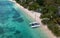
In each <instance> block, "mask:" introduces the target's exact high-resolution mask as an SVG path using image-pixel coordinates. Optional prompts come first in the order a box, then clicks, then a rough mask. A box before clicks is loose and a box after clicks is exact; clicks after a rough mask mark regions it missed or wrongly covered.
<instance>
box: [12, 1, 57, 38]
mask: <svg viewBox="0 0 60 38" xmlns="http://www.w3.org/2000/svg"><path fill="white" fill-rule="evenodd" d="M12 2H15V1H12ZM15 3H16V2H15ZM16 5H17V6H18V7H19V8H20V9H21V10H23V11H24V12H25V13H26V14H28V15H29V16H31V17H32V18H33V19H35V16H36V21H37V22H39V23H40V25H41V27H40V28H42V29H43V30H44V31H45V32H46V33H47V34H48V36H49V37H50V38H56V36H54V35H53V33H52V32H51V31H50V30H49V29H48V28H47V26H45V25H43V24H42V23H41V19H40V18H39V17H40V15H41V13H38V12H33V11H29V10H28V9H25V8H24V7H23V6H21V5H19V4H18V3H16ZM35 14H36V15H35Z"/></svg>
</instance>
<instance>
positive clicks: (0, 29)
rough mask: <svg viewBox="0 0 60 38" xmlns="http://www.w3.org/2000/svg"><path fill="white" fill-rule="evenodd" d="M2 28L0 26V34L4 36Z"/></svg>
mask: <svg viewBox="0 0 60 38" xmlns="http://www.w3.org/2000/svg"><path fill="white" fill-rule="evenodd" d="M4 33H5V32H4V28H3V27H1V26H0V34H4Z"/></svg>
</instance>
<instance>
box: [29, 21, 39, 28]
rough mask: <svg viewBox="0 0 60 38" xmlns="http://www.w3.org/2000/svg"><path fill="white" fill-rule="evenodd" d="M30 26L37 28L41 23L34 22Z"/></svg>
mask: <svg viewBox="0 0 60 38" xmlns="http://www.w3.org/2000/svg"><path fill="white" fill-rule="evenodd" d="M30 26H31V27H32V28H37V27H40V23H38V22H32V23H30Z"/></svg>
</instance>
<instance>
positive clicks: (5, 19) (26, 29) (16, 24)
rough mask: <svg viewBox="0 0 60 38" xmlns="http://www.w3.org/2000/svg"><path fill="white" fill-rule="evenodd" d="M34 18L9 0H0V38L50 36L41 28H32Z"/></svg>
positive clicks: (39, 37) (46, 37)
mask: <svg viewBox="0 0 60 38" xmlns="http://www.w3.org/2000/svg"><path fill="white" fill-rule="evenodd" d="M33 21H34V20H33V19H32V18H31V17H30V16H28V15H27V14H25V13H24V11H23V10H21V9H19V7H18V6H16V4H15V3H13V2H11V1H9V0H0V38H48V35H47V34H46V33H45V32H44V31H43V30H42V29H41V28H31V27H30V26H29V23H31V22H33Z"/></svg>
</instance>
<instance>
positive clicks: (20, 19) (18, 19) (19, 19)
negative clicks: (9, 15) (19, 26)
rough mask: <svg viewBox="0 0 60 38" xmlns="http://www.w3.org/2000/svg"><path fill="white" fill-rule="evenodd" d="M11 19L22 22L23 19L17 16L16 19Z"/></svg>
mask: <svg viewBox="0 0 60 38" xmlns="http://www.w3.org/2000/svg"><path fill="white" fill-rule="evenodd" d="M13 21H17V22H23V21H24V20H23V19H22V18H17V19H14V20H13Z"/></svg>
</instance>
